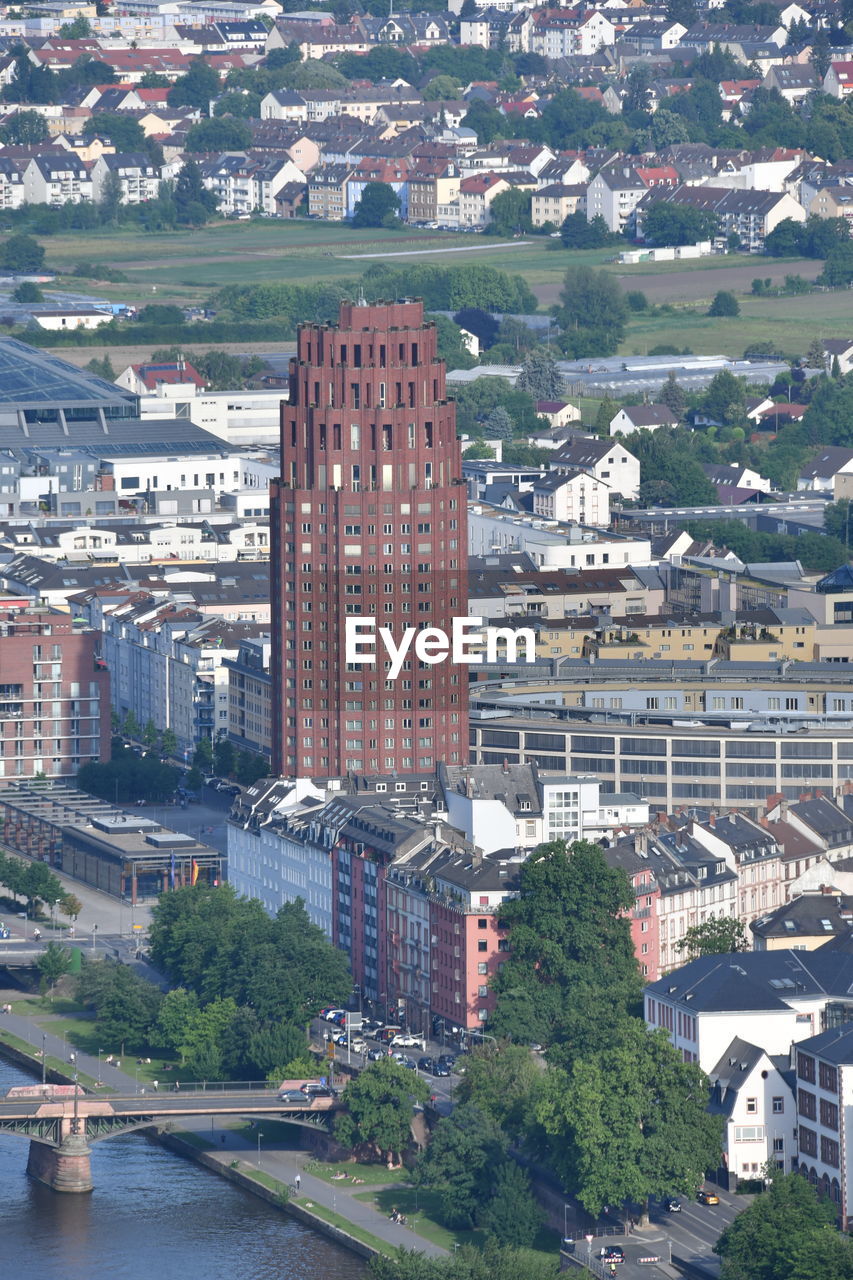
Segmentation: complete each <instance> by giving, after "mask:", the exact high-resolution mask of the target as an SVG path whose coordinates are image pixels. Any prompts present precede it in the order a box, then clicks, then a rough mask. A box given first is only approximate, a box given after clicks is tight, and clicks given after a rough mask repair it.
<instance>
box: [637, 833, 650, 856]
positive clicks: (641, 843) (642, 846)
mask: <svg viewBox="0 0 853 1280" xmlns="http://www.w3.org/2000/svg"><path fill="white" fill-rule="evenodd" d="M648 849H649V833H648V832H647V831H638V832H637V834H636V835H635V836H634V851H635V853H647V852H648Z"/></svg>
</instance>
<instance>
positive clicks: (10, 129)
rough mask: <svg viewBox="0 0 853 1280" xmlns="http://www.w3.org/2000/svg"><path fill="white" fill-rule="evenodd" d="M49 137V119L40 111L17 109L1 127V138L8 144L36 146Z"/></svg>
mask: <svg viewBox="0 0 853 1280" xmlns="http://www.w3.org/2000/svg"><path fill="white" fill-rule="evenodd" d="M49 137H50V130H49V129H48V127H47V121H46V120H45V118H44V116H43V115H41V114H40V113H39V112H38V111H16V112H15V113H14V115H12V116H10V117H9V119H8V120H7V122H6V124H4V126H3V128H2V129H0V140H2V142H3V143H4V144H5V145H6V146H34V145H37V144H38V143H40V142H47V139H48V138H49Z"/></svg>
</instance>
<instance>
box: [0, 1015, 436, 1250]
mask: <svg viewBox="0 0 853 1280" xmlns="http://www.w3.org/2000/svg"><path fill="white" fill-rule="evenodd" d="M21 998H22V993H21V992H20V991H11V990H10V991H5V992H3V991H0V1004H5V1003H7V1002H12V1001H15V1000H20V999H21ZM52 1016H53V1015H51V1014H50V1013H49V1012H45V1013H44V1014H40V1015H38V1017H26V1016H24V1015H22V1014H17V1013H5V1014H0V1031H3V1030H4V1029H5V1030H6V1031H9V1032H11V1033H12V1035H15V1036H17V1037H18V1039H19V1040H23V1041H24V1042H25V1043H26V1044H28V1045H30V1046H31V1047H32V1049H33V1052H34V1054H36V1053H37V1054H39V1055H40V1054H41V1050H42V1043H44V1049H45V1053H46V1054H47V1057H48V1058H55V1059H58V1060H59V1061H60V1062H63V1063H65V1064H66V1072H67V1074H68V1075H69V1076H70V1075H71V1074H72V1073H73V1070H74V1066H73V1064H71V1063H69V1061H68V1054H69V1052H72V1051H73V1052H75V1053H76V1054H77V1062H76V1065H77V1068H78V1070H79V1071H80V1072H81V1074H83V1075H86V1076H89V1077H91V1079H93V1080H97V1079H98V1078H99V1073H98V1067H99V1064H98V1059H97V1058H96V1057H93V1056H92V1055H91V1054H88V1053H82V1052H78V1051H77V1050H74V1049H73V1046H70V1045H68V1043H67V1041H66V1040H65V1039H64V1038H63V1037H62V1036H57V1035H54V1034H53V1033H52V1032H50V1031H49V1030H45V1031H43V1030H42V1028H41V1027H40V1026H37V1025H36V1023H37V1022H46V1023H49V1021H50V1018H51V1017H52ZM115 1052H116V1049H115V1047H114V1046H112V1045H104V1053H115ZM39 1060H40V1058H39ZM125 1061H126V1063H127V1064H128V1065H130V1064H132V1063H134V1062H135V1057H134V1055H131V1056H130V1057H129V1058H127V1059H126V1060H125ZM100 1079H101V1081H102V1083H103V1084H104V1085H106V1086H107V1087H108V1088H110V1089H113V1090H116V1091H121V1092H122V1093H123V1094H132V1093H134V1092H135V1091H136V1088H137V1083H136V1080H135V1078H134V1075H133V1073H132V1072H131V1073H130V1074H128V1072H127V1071H124V1070H118V1069H117V1068H116V1067H113V1066H110V1065H108V1064H106V1063H105V1062H104V1059H103V1057H101V1061H100ZM275 1118H276V1117H274V1116H270V1119H275ZM180 1123H181V1127H182V1128H183V1129H185V1130H187V1131H189V1132H194V1133H197V1134H198V1135H199V1136H200V1137H206V1138H208V1140H211V1136H212V1140H213V1141H214V1142H215V1143H217V1144H218V1145H217V1146H216V1147H215V1149H212V1150H211V1151H210V1152H209V1153H208V1154H209V1155H211V1156H212V1157H214V1158H215V1159H216V1160H217V1161H218V1162H219V1163H220V1164H222V1165H229V1164H230V1163H231V1161H232V1160H233V1159H234V1158H235V1156H237V1157H238V1158H240V1159H241V1160H243V1161H244V1162H245V1163H246V1164H248V1165H251V1166H252V1167H253V1168H256V1169H260V1170H261V1171H262V1172H263V1173H267V1174H269V1175H270V1177H272V1178H276V1179H277V1180H278V1181H279V1182H283V1183H285V1184H286V1185H288V1186H291V1185H292V1184H293V1182H294V1181H295V1179H296V1175H297V1174H299V1176H300V1178H301V1182H302V1185H301V1188H300V1193H299V1195H298V1196H297V1197H295V1199H296V1202H297V1203H298V1204H299V1205H300V1206H301V1207H302V1208H304V1209H308V1210H310V1204H311V1203H314V1204H317V1205H319V1206H322V1207H323V1208H326V1209H329V1210H331V1212H332V1213H337V1214H340V1216H341V1217H342V1218H346V1219H347V1221H348V1222H351V1223H353V1224H354V1225H355V1226H358V1227H361V1229H362V1230H363V1231H369V1232H370V1233H371V1235H374V1236H377V1237H378V1238H379V1239H380V1240H384V1241H386V1243H388V1244H390V1245H392V1246H393V1247H394V1248H398V1247H399V1246H401V1245H402V1246H404V1247H405V1248H406V1249H418V1250H420V1251H422V1252H423V1253H425V1254H427V1255H428V1256H429V1257H433V1258H443V1257H447V1256H448V1255H447V1250H446V1249H443V1248H441V1247H440V1246H439V1245H436V1244H433V1243H432V1242H431V1241H429V1240H425V1239H424V1238H423V1237H422V1236H419V1235H416V1234H415V1232H414V1231H412V1230H411V1229H410V1228H409V1227H401V1226H400V1225H399V1224H398V1223H396V1222H391V1221H390V1219H389V1218H387V1217H386V1216H385V1214H383V1213H380V1212H379V1211H378V1210H376V1209H374V1208H373V1206H372V1205H369V1204H367V1203H365V1202H364V1201H362V1200H356V1199H355V1196H356V1195H357V1194H358V1193H360V1192H365V1191H370V1190H371V1188H370V1187H369V1186H367V1185H361V1186H355V1185H353V1184H352V1183H340V1184H338V1183H336V1184H334V1185H329V1183H327V1182H324V1181H323V1180H322V1178H316V1177H314V1176H313V1175H312V1174H310V1173H305V1172H304V1165H305V1163H306V1161H310V1160H312V1159H313V1158H314V1157H313V1156H312V1153H311V1152H309V1151H281V1150H278V1149H276V1148H270V1147H269V1146H267V1147H264V1145H263V1142H262V1146H261V1155H260V1163H258V1154H257V1149H256V1147H255V1146H254V1145H253V1144H252V1143H251V1142H249V1141H247V1139H246V1138H244V1137H243V1135H242V1134H239V1133H235V1132H234V1131H233V1129H228V1128H224V1127H217V1124H216V1121H215V1120H213V1121H211V1118H210V1117H207V1116H199V1117H197V1118H196V1117H192V1116H187V1117H181V1122H180ZM232 1123H233V1121H232ZM260 1123H261V1124H263V1121H261V1122H260ZM176 1136H177V1134H176ZM93 1160H94V1163H95V1177H96V1178H97V1144H96V1145H95V1148H94V1154H93Z"/></svg>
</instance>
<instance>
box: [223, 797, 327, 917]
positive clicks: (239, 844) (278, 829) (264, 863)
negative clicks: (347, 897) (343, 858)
mask: <svg viewBox="0 0 853 1280" xmlns="http://www.w3.org/2000/svg"><path fill="white" fill-rule="evenodd" d="M326 798H327V796H326V794H325V792H323V791H320V790H318V789H317V788H316V787H315V786H314V785H313V784H312V783H311V782H309V781H306V780H304V779H297V780H296V781H295V782H288V781H286V780H285V779H277V780H275V781H271V780H270V779H263V780H262V781H261V782H257V783H255V785H254V786H252V787H248V788H247V789H246V790H245V791H244V792H243V794H242V796H241V798H240V806H239V809H238V810H237V811H235V815H234V816H233V817H232V820H231V821H230V822H229V823H228V881H229V883H230V884H232V885H233V886H234V889H235V891H236V892H237V893H238V894H241V895H245V896H246V897H247V898H257V899H259V901H260V902H261V903H263V906H264V909H265V910H266V911H268V912H269V914H270V915H272V916H274V915H275V914H276V912H277V911H278V910H279V909H280V908H281V907H282V906H284V904H285V903H287V902H295V901H296V899H297V898H301V899H302V901H303V902H304V904H305V910H306V911H307V913H308V916H309V918H310V920H311V921H312V923H313V924H316V925H318V926H319V928H321V929H322V930H323V932H324V933H325V934H326V937H327V938H330V939H331V938H332V936H333V933H332V848H331V845H329V844H328V843H326V842H325V841H324V840H323V839H322V838H321V833H320V832H319V830H314V831H312V824H311V812H312V810H313V809H315V808H316V804H315V803H313V802H316V801H323V800H325V799H326ZM305 801H308V802H309V803H307V804H306V803H304V802H305Z"/></svg>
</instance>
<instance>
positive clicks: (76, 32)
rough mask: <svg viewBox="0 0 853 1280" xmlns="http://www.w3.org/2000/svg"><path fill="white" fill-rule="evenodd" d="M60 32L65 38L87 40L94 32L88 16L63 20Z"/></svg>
mask: <svg viewBox="0 0 853 1280" xmlns="http://www.w3.org/2000/svg"><path fill="white" fill-rule="evenodd" d="M59 34H60V36H61V37H62V39H63V40H85V39H87V37H89V36H90V35H91V34H92V24H91V23H90V21H89V19H88V18H74V19H73V21H71V22H63V24H62V26H61V27H60V28H59Z"/></svg>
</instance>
